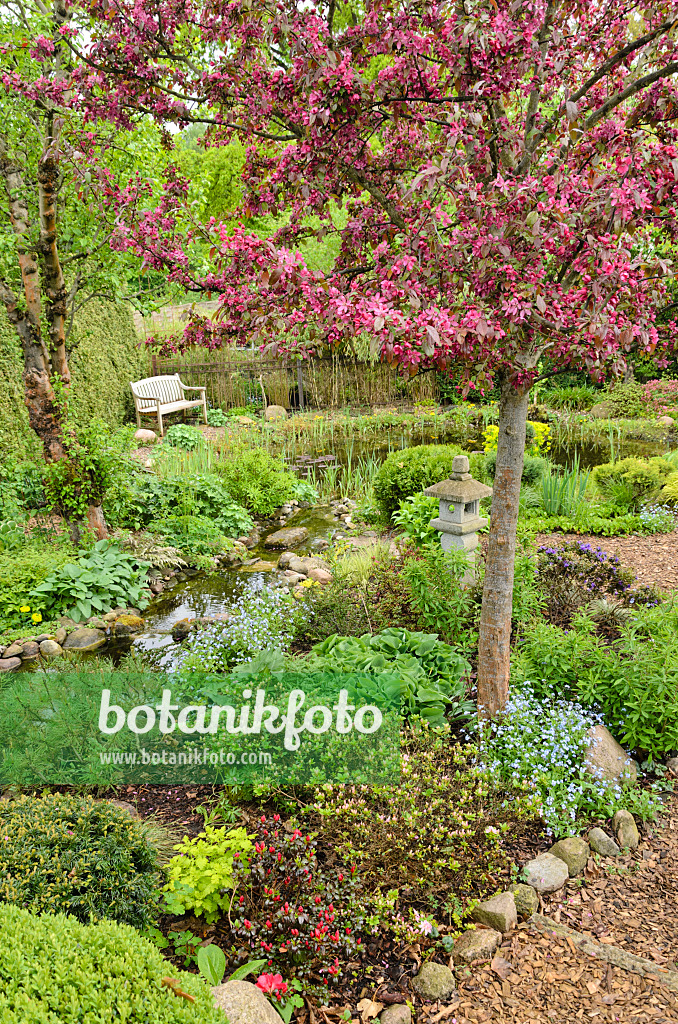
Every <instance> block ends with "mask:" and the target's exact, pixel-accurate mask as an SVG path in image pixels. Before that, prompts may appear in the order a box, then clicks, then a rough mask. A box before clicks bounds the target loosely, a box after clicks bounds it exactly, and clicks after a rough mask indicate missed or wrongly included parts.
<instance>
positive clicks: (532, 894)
mask: <svg viewBox="0 0 678 1024" xmlns="http://www.w3.org/2000/svg"><path fill="white" fill-rule="evenodd" d="M510 892H512V893H513V898H514V900H515V902H516V913H517V914H518V917H520V918H522V919H527V918H528V917H532V915H533V914H536V913H537V911H538V910H539V897H538V896H537V892H536V890H535V889H533V888H532V886H531V885H525V884H524V883H523V882H520V883H518V885H512V886H511V889H510Z"/></svg>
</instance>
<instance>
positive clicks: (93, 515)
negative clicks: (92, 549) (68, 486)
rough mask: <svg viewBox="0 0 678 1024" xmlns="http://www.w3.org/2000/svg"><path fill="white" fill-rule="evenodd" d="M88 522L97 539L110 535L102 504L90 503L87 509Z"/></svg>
mask: <svg viewBox="0 0 678 1024" xmlns="http://www.w3.org/2000/svg"><path fill="white" fill-rule="evenodd" d="M87 524H88V526H89V528H90V530H91V531H92V533H93V534H94V535H95V537H96V539H97V540H103V539H104V538H105V537H108V527H107V526H106V520H105V519H104V510H103V508H102V507H101V505H90V507H89V508H88V509H87Z"/></svg>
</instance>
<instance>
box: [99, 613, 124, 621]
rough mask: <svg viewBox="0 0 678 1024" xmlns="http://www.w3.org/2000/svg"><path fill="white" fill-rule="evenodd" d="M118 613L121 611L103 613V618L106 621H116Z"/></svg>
mask: <svg viewBox="0 0 678 1024" xmlns="http://www.w3.org/2000/svg"><path fill="white" fill-rule="evenodd" d="M118 615H120V612H116V611H112V612H106V614H105V615H102V616H101V618H102V619H103V620H104V622H115V620H116V619H117V617H118Z"/></svg>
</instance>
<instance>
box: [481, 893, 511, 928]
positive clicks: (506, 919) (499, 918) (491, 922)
mask: <svg viewBox="0 0 678 1024" xmlns="http://www.w3.org/2000/svg"><path fill="white" fill-rule="evenodd" d="M471 917H472V919H473V920H474V921H478V922H479V923H480V924H484V925H487V927H488V928H494V929H495V931H498V932H510V931H511V930H512V929H513V928H515V927H516V925H517V924H518V914H517V912H516V901H515V898H514V896H513V893H512V892H502V893H500V894H499V895H498V896H493V897H492V899H491V900H485V901H484V903H479V904H478V906H477V907H474V908H473V910H472V911H471Z"/></svg>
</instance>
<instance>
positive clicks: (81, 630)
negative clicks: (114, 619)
mask: <svg viewBox="0 0 678 1024" xmlns="http://www.w3.org/2000/svg"><path fill="white" fill-rule="evenodd" d="M105 643H106V634H105V633H102V631H101V630H100V629H88V628H87V626H79V627H78V628H77V629H74V630H73V632H72V633H69V634H68V636H67V637H66V639H65V641H64V645H63V647H64V650H65V651H96V650H97V648H99V647H103V645H104V644H105Z"/></svg>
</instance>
